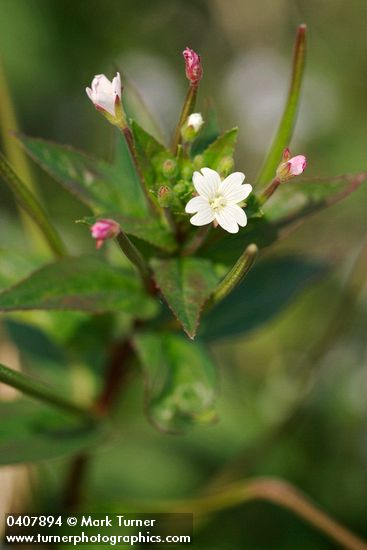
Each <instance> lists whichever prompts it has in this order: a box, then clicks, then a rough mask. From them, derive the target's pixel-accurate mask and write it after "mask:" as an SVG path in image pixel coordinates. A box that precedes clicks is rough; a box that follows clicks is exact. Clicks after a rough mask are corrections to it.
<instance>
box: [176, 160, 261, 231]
mask: <svg viewBox="0 0 367 550" xmlns="http://www.w3.org/2000/svg"><path fill="white" fill-rule="evenodd" d="M244 179H245V174H243V173H242V172H233V174H230V175H229V176H227V177H226V178H225V179H224V180H223V181H222V180H221V178H220V175H219V174H218V172H216V171H215V170H212V169H211V168H202V169H201V173H200V172H194V175H193V177H192V182H193V184H194V187H195V189H196V191H197V193H198V196H197V197H194V198H193V199H191V200H189V202H188V203H187V205H186V208H185V211H186V212H187V213H188V214H194V213H195V212H196V214H195V216H192V218H190V222H191V223H192V225H207V224H208V223H211V222H215V223H217V224H219V225H220V226H221V227H223V229H225V230H226V231H228V232H229V233H237V232H238V230H239V226H240V227H245V225H246V224H247V216H246V214H245V212H244V211H243V209H242V208H241V207H240V206H239V204H238V203H241V202H242V201H243V200H245V199H246V198H247V197H248V196H249V194H250V193H251V191H252V186H251V185H250V184H249V183H246V184H244V185H242V183H243V180H244Z"/></svg>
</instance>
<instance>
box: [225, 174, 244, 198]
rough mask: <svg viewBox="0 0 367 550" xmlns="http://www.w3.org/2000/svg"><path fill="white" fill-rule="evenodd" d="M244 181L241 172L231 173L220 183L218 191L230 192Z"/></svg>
mask: <svg viewBox="0 0 367 550" xmlns="http://www.w3.org/2000/svg"><path fill="white" fill-rule="evenodd" d="M244 179H245V174H243V173H242V172H233V174H229V176H227V177H226V178H225V179H224V180H223V181H222V183H221V185H220V191H221V192H222V193H227V191H230V189H231V188H236V187H238V186H240V185H241V184H242V183H243V180H244Z"/></svg>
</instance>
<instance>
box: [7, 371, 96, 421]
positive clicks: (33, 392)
mask: <svg viewBox="0 0 367 550" xmlns="http://www.w3.org/2000/svg"><path fill="white" fill-rule="evenodd" d="M0 382H2V383H4V384H7V385H8V386H11V387H12V388H15V389H17V390H19V391H21V392H22V393H25V394H26V395H29V396H30V397H35V398H36V399H39V400H41V401H43V402H45V403H48V404H50V405H54V406H55V407H58V408H60V409H63V410H64V411H67V412H70V413H72V414H77V415H81V416H85V417H88V418H92V417H93V414H92V413H91V412H90V410H88V409H85V408H83V407H80V406H79V405H77V404H76V403H74V402H73V401H70V400H69V399H65V398H64V397H61V396H60V395H59V394H57V393H55V392H54V391H53V390H52V389H50V388H48V387H47V386H46V385H45V384H43V383H42V382H39V381H38V380H34V379H33V378H30V377H29V376H26V375H24V374H22V373H20V372H17V371H14V370H12V369H9V368H8V367H5V366H4V365H1V364H0Z"/></svg>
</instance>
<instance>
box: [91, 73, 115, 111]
mask: <svg viewBox="0 0 367 550" xmlns="http://www.w3.org/2000/svg"><path fill="white" fill-rule="evenodd" d="M86 92H87V95H88V97H89V99H90V100H91V101H92V103H93V104H94V106H95V107H96V109H98V110H99V111H102V112H104V113H108V114H109V115H111V117H115V118H118V116H119V113H118V108H119V106H120V103H121V78H120V73H116V76H115V77H114V78H113V80H112V81H110V80H108V78H107V77H106V76H105V75H104V74H97V75H96V76H95V77H94V78H93V81H92V87H91V88H86Z"/></svg>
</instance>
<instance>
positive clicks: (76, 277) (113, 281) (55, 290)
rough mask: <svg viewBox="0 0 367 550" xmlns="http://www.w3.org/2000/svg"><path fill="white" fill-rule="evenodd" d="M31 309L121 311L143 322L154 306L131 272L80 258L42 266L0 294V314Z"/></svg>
mask: <svg viewBox="0 0 367 550" xmlns="http://www.w3.org/2000/svg"><path fill="white" fill-rule="evenodd" d="M34 309H37V310H74V311H90V312H94V313H104V312H109V311H116V312H118V311H123V312H127V313H131V314H135V313H136V314H137V315H138V316H139V317H140V318H142V319H143V318H146V317H150V316H152V315H154V313H155V311H156V305H155V302H154V301H153V300H152V299H151V298H150V297H148V296H147V295H146V294H144V292H143V289H142V287H141V285H140V281H139V279H138V278H137V277H136V276H134V274H133V273H132V272H130V271H123V270H121V269H118V268H116V267H113V266H111V265H109V264H108V263H107V262H106V260H105V259H103V258H98V257H95V256H82V257H80V258H67V259H63V260H60V261H58V262H55V263H53V264H49V265H46V266H44V267H42V268H41V269H39V270H38V271H35V272H34V273H32V274H31V275H29V276H28V277H27V278H26V279H24V280H23V281H21V282H20V283H18V284H16V285H15V286H13V287H12V288H10V289H7V290H5V291H3V292H2V293H0V311H17V310H34Z"/></svg>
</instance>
